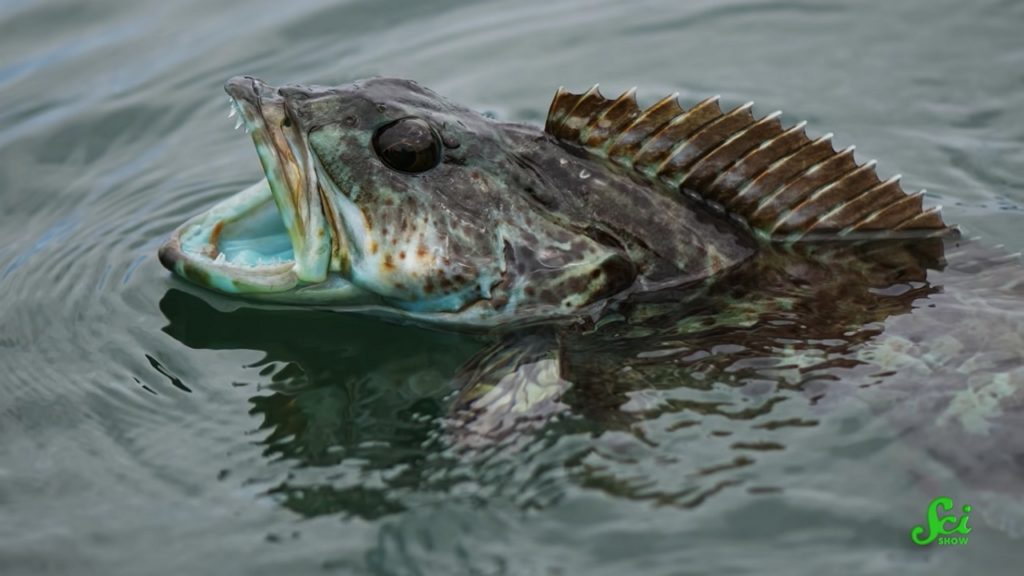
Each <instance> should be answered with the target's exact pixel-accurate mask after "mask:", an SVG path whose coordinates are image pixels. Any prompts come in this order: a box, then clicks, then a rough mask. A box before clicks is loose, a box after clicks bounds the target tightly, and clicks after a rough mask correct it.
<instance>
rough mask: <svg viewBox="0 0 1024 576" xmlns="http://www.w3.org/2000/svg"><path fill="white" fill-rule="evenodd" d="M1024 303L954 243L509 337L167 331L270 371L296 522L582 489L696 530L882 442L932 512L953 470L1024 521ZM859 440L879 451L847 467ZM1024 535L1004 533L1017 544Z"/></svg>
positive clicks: (755, 275) (1001, 274) (805, 256)
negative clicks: (715, 502) (897, 448)
mask: <svg viewBox="0 0 1024 576" xmlns="http://www.w3.org/2000/svg"><path fill="white" fill-rule="evenodd" d="M1020 302H1024V275H1022V274H1021V267H1020V263H1019V260H1018V259H1017V258H1016V257H1007V256H1003V255H1000V254H998V253H997V252H995V251H992V250H990V249H986V248H982V247H980V246H978V245H977V244H975V243H972V242H966V241H951V240H939V239H934V240H929V241H913V242H895V241H888V242H874V243H859V244H853V245H851V244H843V245H839V244H828V243H821V244H817V243H812V244H805V245H799V246H791V247H789V248H786V249H780V250H770V251H766V252H764V253H763V254H761V255H759V256H758V257H756V258H755V259H753V260H751V261H750V262H748V263H746V264H744V265H743V266H740V267H738V268H737V269H735V270H733V271H730V272H729V273H728V274H726V275H724V276H723V277H721V278H719V279H717V280H716V281H715V282H713V283H711V284H708V285H706V286H701V287H698V288H692V289H689V290H686V289H674V290H671V291H665V292H658V293H653V294H647V295H644V296H642V297H634V298H632V299H630V300H628V301H626V302H623V303H622V304H621V305H620V306H618V308H617V309H616V310H613V311H610V312H609V313H608V314H606V315H605V316H604V317H602V318H597V319H589V320H588V321H586V322H581V323H575V324H569V325H565V324H560V325H555V326H532V327H528V328H523V329H522V330H519V331H513V332H507V333H499V334H465V335H459V334H453V333H446V332H435V331H429V330H425V329H422V328H419V327H414V326H403V325H390V324H389V325H386V326H381V325H380V324H381V323H382V322H381V321H380V320H377V319H374V318H370V317H362V316H357V315H350V314H342V313H334V312H324V311H308V310H304V311H299V310H261V309H255V308H238V309H235V310H233V311H220V310H217V309H214V308H213V307H211V306H210V305H208V304H206V303H205V302H204V301H203V300H200V299H199V298H197V297H195V296H192V295H191V294H189V293H187V292H183V291H180V290H177V289H172V290H170V291H169V292H168V293H167V294H166V295H165V296H164V298H163V300H162V302H161V310H162V312H163V313H164V315H165V316H166V318H167V320H168V325H167V326H166V327H165V331H166V332H167V333H169V334H170V335H171V336H173V337H174V338H176V339H178V340H179V341H181V342H182V343H184V344H185V345H187V346H189V347H193V348H204V349H238V348H241V349H254V350H262V351H264V352H265V353H266V356H265V358H264V359H263V360H262V361H261V364H263V365H265V366H266V368H265V369H264V370H263V371H261V375H263V376H266V378H267V382H266V383H264V385H261V388H262V389H261V390H259V391H258V392H257V393H256V394H254V395H253V396H252V398H251V400H250V401H251V403H252V413H253V414H255V415H258V416H259V417H261V418H262V419H263V422H262V425H261V428H263V429H266V430H268V431H269V433H268V434H267V435H266V436H265V437H264V439H263V440H261V442H262V443H263V444H264V445H265V446H266V449H265V452H264V453H265V455H266V457H267V458H268V459H281V458H283V459H287V460H288V461H289V462H291V463H293V474H291V475H290V477H289V479H288V480H286V481H285V482H283V483H282V484H281V485H279V486H278V487H276V488H274V489H273V490H272V491H271V493H272V495H273V496H274V497H275V498H277V499H278V500H279V502H280V503H281V504H282V505H284V506H286V507H288V508H291V509H293V510H295V511H296V512H298V513H300V514H303V515H308V516H316V515H323V514H342V515H349V516H358V517H364V518H374V517H380V516H383V515H388V514H391V513H395V512H399V511H401V510H403V509H405V508H407V507H408V506H409V505H410V503H413V502H423V501H434V500H443V499H451V498H458V497H459V496H458V495H459V494H463V495H465V497H466V498H470V499H487V498H494V497H504V498H508V499H511V500H513V501H515V503H516V504H517V505H518V506H521V507H523V508H527V509H529V508H535V507H543V506H547V505H549V504H550V503H552V502H554V501H557V500H558V498H559V497H560V495H562V494H563V493H564V492H565V491H566V490H568V489H570V487H572V486H575V487H577V488H581V489H586V490H598V491H601V492H603V493H606V494H608V495H610V496H612V497H616V498H627V499H633V500H644V501H650V502H651V503H653V504H656V505H672V506H679V507H681V508H686V507H693V506H697V505H700V504H702V503H704V502H705V501H707V499H708V498H709V497H712V496H714V495H716V494H719V493H721V492H723V491H725V490H744V491H746V492H747V493H749V494H755V495H756V494H762V493H777V492H780V491H785V490H788V489H793V488H795V487H799V486H800V484H801V470H803V469H804V467H806V466H807V463H808V462H809V461H811V459H810V458H811V456H813V454H811V451H814V450H818V449H821V446H829V447H830V449H833V450H835V453H834V454H831V456H834V457H844V456H845V457H851V458H855V457H857V456H858V454H859V453H861V452H870V451H872V450H874V449H876V448H877V446H875V445H873V444H871V442H872V441H874V442H876V443H879V444H889V443H899V444H900V445H901V446H905V447H906V448H905V450H904V454H905V455H913V456H912V457H911V456H907V457H906V458H905V461H904V460H901V461H900V464H899V465H900V466H905V467H908V468H909V470H907V473H908V474H909V475H910V477H913V478H917V481H918V482H919V483H920V484H921V489H922V490H926V491H927V490H931V489H934V488H935V485H936V482H937V480H936V479H935V476H936V474H937V473H936V472H934V470H933V468H934V467H935V466H937V467H938V468H940V469H942V470H944V471H945V472H943V474H945V473H947V472H948V473H950V474H952V475H953V476H954V477H955V478H957V479H958V480H959V481H960V482H962V483H963V484H964V485H965V486H966V487H968V488H969V489H970V490H971V491H972V494H975V495H977V494H981V493H986V494H988V493H991V494H994V495H996V496H994V497H997V498H998V497H1000V496H999V495H1009V496H1010V497H1011V498H1018V497H1019V496H1020V489H1019V486H1018V484H1019V482H1018V480H1019V478H1020V477H1021V476H1022V475H1024V452H1022V451H1021V449H1020V446H1021V445H1022V444H1021V442H1020V434H1021V432H1020V431H1021V430H1024V426H1022V424H1024V419H1022V414H1024V393H1022V390H1024V368H1022V362H1021V350H1024V341H1022V338H1024V336H1022V334H1024V317H1022V313H1021V308H1020V306H1019V304H1020ZM1015 303H1016V304H1015ZM371 324H372V325H373V327H374V329H373V330H367V329H366V327H368V326H370V325H371ZM357 333H358V334H365V335H366V338H363V339H356V338H351V337H349V338H345V340H344V341H345V345H344V346H335V345H333V344H332V342H335V341H336V340H337V335H338V334H348V335H351V334H357ZM284 335H286V336H284ZM230 384H231V383H228V382H225V383H223V385H230ZM851 422H859V423H860V424H859V425H861V426H874V427H877V428H878V430H876V432H875V434H874V440H870V439H869V440H863V439H862V440H861V441H859V442H857V443H845V444H844V443H843V438H842V433H843V430H844V429H843V427H844V426H849V425H851V424H850V423H851ZM858 437H859V436H858ZM840 459H841V458H840ZM516 469H522V470H520V471H519V472H516ZM523 470H525V471H526V472H524V471H523ZM1007 514H1008V515H1007V516H1005V517H1000V516H999V514H992V515H991V517H990V518H989V522H990V523H992V524H995V525H997V526H999V527H1001V528H1003V529H1008V530H1014V528H1013V523H1012V521H1005V520H1006V518H1008V517H1010V516H1012V513H1007Z"/></svg>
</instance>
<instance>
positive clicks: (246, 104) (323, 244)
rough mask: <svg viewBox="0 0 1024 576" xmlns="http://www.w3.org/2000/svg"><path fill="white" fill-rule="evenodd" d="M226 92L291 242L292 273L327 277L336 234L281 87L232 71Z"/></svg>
mask: <svg viewBox="0 0 1024 576" xmlns="http://www.w3.org/2000/svg"><path fill="white" fill-rule="evenodd" d="M224 91H225V92H226V93H227V94H228V96H229V98H230V99H231V101H232V106H234V107H235V110H236V111H237V112H238V113H239V115H240V116H241V120H242V122H243V123H244V124H245V126H246V130H247V131H248V132H250V133H251V136H252V141H253V144H254V145H255V147H256V151H257V154H258V155H259V158H260V163H261V164H262V165H263V171H264V174H265V176H266V179H267V181H268V182H269V183H270V187H271V191H272V193H273V197H274V201H275V202H276V204H277V206H278V210H279V212H280V213H281V217H282V220H283V221H284V224H285V228H286V229H287V231H288V235H289V237H290V239H291V241H292V245H293V249H294V254H295V271H296V275H297V276H298V278H299V279H300V280H302V281H303V282H307V283H317V282H321V281H323V280H325V279H326V277H327V275H328V273H329V270H330V268H331V256H332V236H334V235H335V233H334V231H333V230H332V229H331V227H329V226H327V221H326V220H327V218H326V214H325V213H324V210H325V207H324V206H323V199H322V195H323V194H322V190H321V189H320V185H319V182H318V174H317V172H316V169H315V167H314V165H313V159H312V156H313V154H312V152H311V150H310V148H309V145H308V142H307V135H306V134H305V133H304V132H303V130H301V129H300V126H299V123H298V122H296V121H295V119H294V118H293V117H292V114H291V111H290V110H289V106H287V104H286V101H285V98H284V96H283V94H282V93H281V91H280V89H279V88H276V87H273V86H271V85H269V84H267V83H266V82H263V81H262V80H260V79H258V78H254V77H252V76H235V77H233V78H231V79H229V80H228V81H227V82H226V83H225V84H224ZM333 242H336V240H334V241H333Z"/></svg>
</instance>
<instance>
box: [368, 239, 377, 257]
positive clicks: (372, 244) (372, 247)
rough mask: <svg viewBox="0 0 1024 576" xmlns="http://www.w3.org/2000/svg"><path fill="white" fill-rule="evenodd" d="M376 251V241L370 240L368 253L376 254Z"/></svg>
mask: <svg viewBox="0 0 1024 576" xmlns="http://www.w3.org/2000/svg"><path fill="white" fill-rule="evenodd" d="M376 253H377V241H376V240H370V254H376Z"/></svg>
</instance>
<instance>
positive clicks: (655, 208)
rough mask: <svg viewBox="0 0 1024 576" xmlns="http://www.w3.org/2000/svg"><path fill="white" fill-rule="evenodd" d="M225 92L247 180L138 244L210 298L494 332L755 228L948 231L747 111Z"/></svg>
mask: <svg viewBox="0 0 1024 576" xmlns="http://www.w3.org/2000/svg"><path fill="white" fill-rule="evenodd" d="M226 90H227V92H228V94H229V95H230V97H231V104H232V106H233V109H234V110H236V111H237V112H238V113H239V115H240V117H241V118H242V122H243V123H244V124H245V126H246V128H247V130H248V131H250V132H251V134H252V138H253V141H254V143H255V145H256V149H257V153H258V155H259V157H260V161H261V163H262V164H263V168H264V171H265V173H266V179H265V180H264V181H261V182H259V183H257V184H255V185H254V186H252V187H251V188H249V189H247V190H245V191H243V192H240V193H239V194H237V195H235V196H233V197H231V198H229V199H227V200H225V201H224V202H222V203H221V204H219V205H217V206H215V207H213V208H212V209H211V210H209V211H207V212H205V213H203V214H200V215H199V216H197V217H195V218H193V219H191V220H189V221H188V222H186V223H185V224H184V225H183V226H182V227H181V228H179V229H178V230H177V231H176V232H175V233H174V234H173V235H172V237H171V239H170V240H168V242H167V243H166V244H165V245H164V246H163V247H162V248H161V251H160V257H161V261H162V262H163V263H164V265H165V266H167V267H168V268H169V269H171V270H173V271H175V272H176V273H178V274H179V275H181V276H183V277H185V278H187V279H189V280H191V281H192V282H195V283H197V284H200V285H202V286H204V287H207V288H211V289H214V290H217V291H220V292H224V293H228V294H236V295H241V296H246V297H252V298H260V299H264V300H271V301H276V302H284V303H294V304H307V305H319V306H331V307H338V308H344V307H359V308H360V309H363V310H373V311H375V312H377V313H381V314H391V315H398V316H403V317H407V318H412V319H415V320H417V321H425V322H429V323H435V324H446V325H469V326H484V327H495V326H505V325H512V324H521V323H534V322H543V321H547V320H551V319H557V318H567V317H569V318H572V317H582V316H588V317H591V318H593V317H598V316H600V315H601V314H602V313H603V312H602V311H603V310H604V309H605V308H606V307H607V306H608V305H609V304H613V303H615V302H617V301H621V300H623V299H625V298H628V297H630V296H631V295H635V294H643V293H649V292H654V291H658V290H663V289H666V288H671V287H678V286H684V285H692V284H694V283H696V282H699V281H704V280H713V279H714V278H716V277H718V276H719V275H721V274H722V273H723V272H725V271H727V270H730V269H732V268H734V267H736V266H737V265H739V264H740V263H742V262H744V261H746V260H748V259H749V258H751V257H752V256H753V255H754V254H756V253H757V252H758V251H759V250H763V249H764V247H765V246H766V245H768V244H770V243H772V242H777V241H783V242H788V243H791V242H794V241H809V240H814V239H818V240H820V239H823V238H824V239H837V238H841V239H846V240H853V239H857V238H861V239H863V238H876V239H877V238H880V237H896V236H911V237H925V236H930V235H935V234H943V233H946V232H948V231H949V229H948V228H947V227H946V226H945V224H944V223H943V222H942V219H941V217H940V216H939V215H938V213H937V211H936V210H935V209H932V210H924V209H923V206H922V195H921V194H915V195H907V194H905V193H904V192H903V191H902V190H901V188H900V187H899V184H898V182H897V181H896V180H895V179H890V180H887V181H881V180H880V179H879V178H878V177H877V176H876V175H875V171H874V165H873V163H868V164H865V165H858V164H857V163H856V162H855V161H854V159H853V155H852V150H850V149H848V150H843V151H840V152H836V151H835V150H834V149H833V148H832V146H831V143H830V141H829V138H828V137H824V138H819V139H816V140H812V139H810V138H808V137H807V135H806V134H805V133H804V131H803V125H802V124H800V125H797V126H794V127H791V128H784V127H783V126H782V124H781V123H780V122H779V119H778V114H772V115H769V116H767V117H765V118H761V119H756V118H754V116H753V115H752V114H751V112H750V106H749V105H746V106H741V107H740V108H737V109H736V110H733V111H731V112H723V111H722V110H721V108H719V106H718V103H717V100H715V99H711V100H707V101H705V102H702V103H700V104H698V105H696V106H694V107H693V108H690V109H688V110H686V109H683V108H682V107H680V106H679V104H678V103H677V102H676V100H675V98H674V97H670V98H666V99H663V100H661V101H659V102H657V103H656V104H654V105H652V106H651V107H649V108H647V109H641V108H640V107H639V106H637V104H636V101H635V98H634V96H633V92H632V91H629V92H627V93H626V94H624V95H622V96H621V97H619V98H617V99H614V100H608V99H605V98H604V97H602V96H601V95H600V93H599V92H598V91H597V90H596V88H595V89H591V90H589V91H587V92H584V93H582V94H571V93H568V92H565V91H562V90H559V92H558V93H557V94H556V95H555V98H554V100H553V102H552V104H551V107H550V112H549V115H548V120H547V124H546V126H545V130H544V131H541V130H539V129H537V128H534V127H532V126H527V125H522V124H510V123H504V122H498V121H495V120H492V119H490V118H486V117H484V116H482V115H480V114H477V113H475V112H473V111H471V110H469V109H467V108H464V107H462V106H459V105H457V104H454V103H452V102H450V101H448V100H446V99H444V98H442V97H441V96H439V95H437V94H435V93H433V92H431V91H430V90H428V89H426V88H423V87H421V86H419V85H418V84H416V83H414V82H410V81H406V80H397V79H389V78H375V79H370V80H364V81H360V82H355V83H352V84H349V85H345V86H339V87H330V88H328V87H317V86H284V87H280V88H275V87H272V86H269V85H267V84H265V83H263V82H261V81H259V80H256V79H253V78H249V77H239V78H235V79H232V80H230V81H229V82H228V83H227V86H226Z"/></svg>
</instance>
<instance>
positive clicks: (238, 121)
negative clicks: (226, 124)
mask: <svg viewBox="0 0 1024 576" xmlns="http://www.w3.org/2000/svg"><path fill="white" fill-rule="evenodd" d="M241 125H242V117H241V116H239V117H238V118H235V130H238V127H239V126H241ZM245 131H246V132H248V131H249V127H248V126H247V127H246V128H245Z"/></svg>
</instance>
